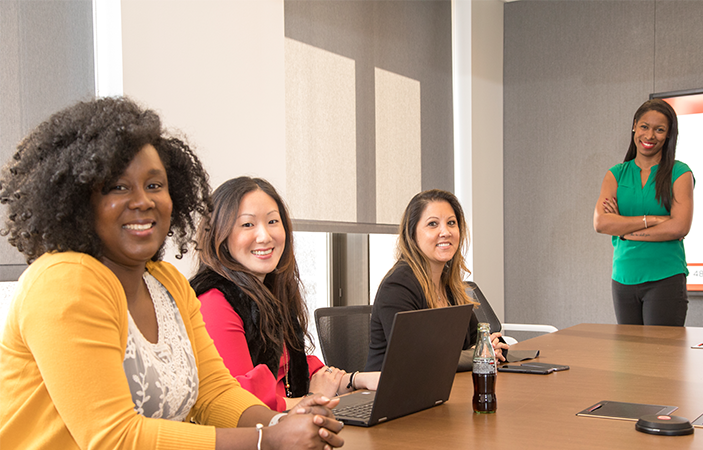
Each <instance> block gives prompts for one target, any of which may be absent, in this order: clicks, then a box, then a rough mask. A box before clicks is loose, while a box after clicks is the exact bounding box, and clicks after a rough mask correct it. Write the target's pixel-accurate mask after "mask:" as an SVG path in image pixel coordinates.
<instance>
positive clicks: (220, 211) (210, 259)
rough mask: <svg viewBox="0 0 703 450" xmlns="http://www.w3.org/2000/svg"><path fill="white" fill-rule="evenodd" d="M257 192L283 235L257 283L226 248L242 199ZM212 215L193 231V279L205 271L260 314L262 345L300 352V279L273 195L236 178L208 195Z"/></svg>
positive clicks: (267, 186) (265, 185) (264, 186)
mask: <svg viewBox="0 0 703 450" xmlns="http://www.w3.org/2000/svg"><path fill="white" fill-rule="evenodd" d="M257 190H260V191H263V192H264V193H265V194H266V195H268V196H269V197H271V198H272V199H273V200H274V201H275V202H276V205H277V206H278V211H279V214H280V216H281V223H282V224H283V228H284V230H285V232H286V239H285V248H284V250H283V254H282V255H281V259H280V261H279V262H278V265H277V266H276V269H275V270H274V271H273V272H271V273H268V274H266V276H265V277H264V281H263V282H261V281H260V280H259V278H257V277H256V275H255V274H253V273H252V272H251V271H250V270H249V269H247V268H246V267H245V266H244V265H242V264H241V263H240V262H239V261H237V260H236V259H235V258H234V257H233V256H232V254H231V253H230V251H229V250H228V248H227V238H228V237H229V235H230V233H231V232H232V229H233V228H234V224H235V222H236V220H237V215H238V211H239V206H240V205H241V202H242V199H243V198H244V196H245V195H246V194H248V193H250V192H253V191H257ZM212 200H213V212H212V214H211V220H210V221H209V222H206V221H202V222H201V223H200V225H199V226H198V232H197V237H196V241H197V244H198V246H197V249H198V256H199V259H200V266H199V269H198V273H201V272H203V271H205V270H207V269H208V268H209V269H211V270H213V271H214V272H216V273H218V274H219V275H220V276H222V277H224V278H226V279H228V280H229V281H231V282H232V283H235V284H236V285H237V286H239V288H241V289H242V290H243V291H244V292H245V293H246V294H247V295H248V296H249V297H251V298H252V300H253V301H254V302H255V303H256V305H257V307H258V308H259V311H260V323H259V324H258V325H259V329H260V331H261V336H262V338H263V339H264V342H267V343H271V344H277V345H281V344H283V342H285V345H286V346H288V348H291V349H296V350H304V348H305V343H304V342H299V339H298V338H297V337H296V333H295V324H294V322H293V321H294V320H296V319H297V321H298V323H299V324H300V327H301V329H302V330H303V332H304V333H305V334H306V335H307V325H308V319H307V308H306V306H305V302H304V301H303V296H302V294H301V283H300V274H299V272H298V264H297V263H296V261H295V255H294V252H293V226H292V224H291V220H290V215H289V214H288V209H287V208H286V206H285V204H284V203H283V199H282V198H281V196H280V195H278V192H276V189H275V188H274V187H273V186H272V185H271V183H269V182H268V181H266V180H263V179H261V178H250V177H239V178H234V179H231V180H229V181H226V182H225V183H223V184H222V185H221V186H220V187H218V188H217V189H215V192H214V193H213V195H212Z"/></svg>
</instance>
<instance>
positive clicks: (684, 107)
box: [650, 89, 703, 291]
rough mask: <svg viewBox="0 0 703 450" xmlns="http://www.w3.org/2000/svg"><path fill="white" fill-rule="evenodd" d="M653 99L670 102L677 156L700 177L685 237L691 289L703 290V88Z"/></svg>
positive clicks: (668, 93)
mask: <svg viewBox="0 0 703 450" xmlns="http://www.w3.org/2000/svg"><path fill="white" fill-rule="evenodd" d="M650 98H661V99H663V100H664V101H666V102H667V103H669V104H670V105H671V106H672V107H673V108H674V110H675V111H676V115H677V117H678V120H679V139H678V143H677V145H676V159H677V160H679V161H682V162H685V163H686V164H688V166H689V167H690V168H691V170H692V171H693V176H694V177H696V178H697V181H698V183H697V184H698V186H697V188H694V189H693V205H694V208H693V224H692V225H691V231H690V232H689V233H688V236H686V239H685V240H684V245H685V247H686V261H687V264H688V270H689V275H688V290H689V291H703V186H701V185H700V181H701V180H703V145H702V144H701V142H700V140H699V139H700V131H701V130H703V89H697V90H688V91H677V92H664V93H659V94H652V95H650Z"/></svg>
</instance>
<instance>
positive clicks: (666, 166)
mask: <svg viewBox="0 0 703 450" xmlns="http://www.w3.org/2000/svg"><path fill="white" fill-rule="evenodd" d="M649 111H656V112H658V113H661V114H663V115H664V117H666V119H667V120H668V121H669V133H668V135H667V136H666V141H664V146H663V147H662V157H661V161H659V168H658V169H657V174H656V175H655V177H654V188H655V198H656V199H657V201H659V204H661V205H662V206H663V207H664V208H666V210H667V211H669V212H671V202H672V201H673V200H674V192H673V190H672V188H671V172H672V170H673V168H674V161H675V160H676V141H677V140H678V137H679V121H678V119H677V117H676V111H674V108H672V107H671V105H669V104H668V103H667V102H665V101H664V100H661V99H658V98H655V99H652V100H648V101H646V102H644V103H643V104H642V105H641V106H640V107H639V108H637V111H635V117H634V119H633V120H632V136H630V147H629V148H628V149H627V153H626V154H625V159H624V161H623V162H627V161H631V160H633V159H635V157H636V156H637V145H636V144H635V128H634V126H635V124H637V121H638V120H640V118H641V117H642V116H643V115H644V114H645V113H647V112H649Z"/></svg>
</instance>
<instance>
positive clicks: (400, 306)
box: [365, 189, 508, 371]
mask: <svg viewBox="0 0 703 450" xmlns="http://www.w3.org/2000/svg"><path fill="white" fill-rule="evenodd" d="M467 243H468V231H467V227H466V221H465V219H464V212H463V210H462V208H461V205H460V204H459V201H458V200H457V198H456V196H454V194H452V193H451V192H447V191H442V190H439V189H433V190H429V191H425V192H421V193H419V194H417V195H416V196H415V197H413V199H412V200H411V201H410V203H409V204H408V206H407V208H406V209H405V212H404V213H403V218H402V220H401V223H400V231H399V236H398V246H397V249H396V252H397V262H396V264H395V265H394V266H393V268H392V269H391V270H390V271H389V272H388V273H387V274H386V276H385V278H384V279H383V281H382V282H381V285H380V286H379V288H378V292H377V293H376V299H375V300H374V306H373V313H372V315H371V336H370V344H369V355H368V359H367V361H366V368H365V370H367V371H369V370H380V369H381V365H382V364H383V358H384V356H385V353H386V347H387V345H388V338H389V335H390V332H391V326H392V325H393V319H394V317H395V314H396V313H397V312H400V311H411V310H417V309H425V308H441V307H444V306H450V305H463V304H467V303H475V302H473V301H472V300H471V299H470V298H469V296H468V295H467V294H466V291H465V285H464V283H463V279H462V278H463V274H464V273H470V272H469V269H468V268H467V267H466V264H465V262H464V257H463V251H462V250H463V249H464V248H465V247H466V245H467ZM477 325H478V320H477V319H476V316H475V315H474V314H472V315H471V321H470V323H469V324H468V330H467V334H466V339H465V341H464V350H468V349H470V347H471V346H473V345H474V344H475V342H476V334H477V333H476V331H477ZM499 337H500V333H494V334H493V335H492V339H491V340H492V341H493V344H494V347H495V350H496V356H497V357H498V359H499V360H501V361H502V360H504V359H505V358H504V357H503V356H502V349H507V348H508V346H507V345H506V344H504V343H502V342H499V341H498V338H499Z"/></svg>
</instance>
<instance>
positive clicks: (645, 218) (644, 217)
mask: <svg viewBox="0 0 703 450" xmlns="http://www.w3.org/2000/svg"><path fill="white" fill-rule="evenodd" d="M642 220H644V227H645V228H648V227H647V215H646V214H645V215H644V216H642Z"/></svg>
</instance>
